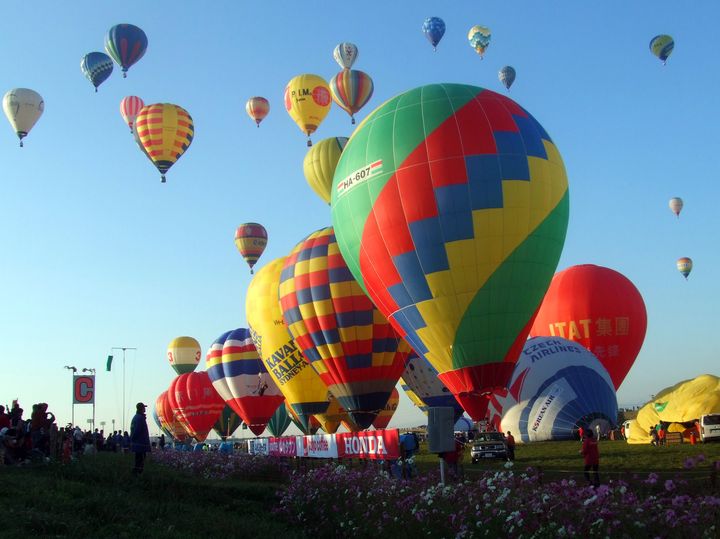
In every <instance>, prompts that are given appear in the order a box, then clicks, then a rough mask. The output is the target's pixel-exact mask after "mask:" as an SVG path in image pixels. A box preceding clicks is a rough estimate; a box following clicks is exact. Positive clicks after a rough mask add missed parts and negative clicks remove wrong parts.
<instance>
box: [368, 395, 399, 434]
mask: <svg viewBox="0 0 720 539" xmlns="http://www.w3.org/2000/svg"><path fill="white" fill-rule="evenodd" d="M399 403H400V394H399V393H398V390H397V388H395V387H394V388H393V390H392V393H390V398H389V399H388V401H387V404H386V405H385V408H383V409H382V410H381V411H380V413H379V414H378V415H377V417H376V418H375V421H373V423H372V425H373V427H375V428H376V429H377V430H380V429H386V428H387V426H388V425H389V424H390V420H391V419H392V417H393V416H394V415H395V411H396V410H397V407H398V404H399Z"/></svg>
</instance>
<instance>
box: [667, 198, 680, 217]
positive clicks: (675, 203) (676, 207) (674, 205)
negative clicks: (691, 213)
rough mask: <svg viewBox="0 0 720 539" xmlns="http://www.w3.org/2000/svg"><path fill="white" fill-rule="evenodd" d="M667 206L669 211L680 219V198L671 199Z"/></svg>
mask: <svg viewBox="0 0 720 539" xmlns="http://www.w3.org/2000/svg"><path fill="white" fill-rule="evenodd" d="M668 205H669V206H670V210H671V211H672V212H673V213H674V214H675V215H677V216H678V217H680V212H681V211H682V209H683V200H682V198H680V197H673V198H671V199H670V202H669V203H668Z"/></svg>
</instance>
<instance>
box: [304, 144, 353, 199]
mask: <svg viewBox="0 0 720 539" xmlns="http://www.w3.org/2000/svg"><path fill="white" fill-rule="evenodd" d="M347 141H348V139H347V137H330V138H326V139H323V140H321V141H320V142H318V143H317V144H315V145H314V146H313V147H312V148H310V149H309V150H308V152H307V154H305V159H304V160H303V172H304V173H305V179H306V180H307V182H308V185H309V186H310V188H311V189H312V190H313V191H315V194H317V196H319V197H320V198H321V199H323V200H324V201H325V202H327V203H328V204H330V189H331V188H332V181H333V174H335V167H336V166H337V163H338V161H339V160H340V154H341V153H342V151H343V148H344V147H345V144H347Z"/></svg>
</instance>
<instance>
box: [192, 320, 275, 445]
mask: <svg viewBox="0 0 720 539" xmlns="http://www.w3.org/2000/svg"><path fill="white" fill-rule="evenodd" d="M223 337H224V342H223V347H222V354H221V355H220V356H219V357H218V355H217V346H216V345H215V346H213V347H211V352H212V353H209V354H208V356H207V358H206V363H207V369H208V375H209V376H210V380H211V381H212V385H213V386H214V387H215V389H216V390H217V392H218V393H219V394H220V395H221V396H222V398H223V399H225V402H227V403H228V404H229V405H230V406H231V407H232V409H233V410H235V411H236V412H237V413H238V415H239V416H240V417H241V418H242V420H243V422H244V423H245V424H246V425H247V426H248V428H250V430H251V431H252V432H254V433H255V434H256V435H257V436H259V435H260V434H262V431H264V430H265V426H266V425H267V422H268V421H269V420H270V418H271V417H272V415H273V413H274V412H275V410H276V409H277V407H278V406H280V404H281V403H282V401H283V400H285V397H283V396H282V394H281V393H280V390H279V389H278V388H277V386H276V385H275V382H274V381H273V380H272V378H271V377H270V375H269V374H268V372H267V369H266V368H265V365H264V364H263V362H262V360H261V359H260V356H259V355H258V352H257V350H256V349H255V345H254V344H253V341H252V338H251V337H250V331H249V330H248V329H245V328H238V329H235V330H233V331H231V332H230V333H224V334H223V335H222V336H221V337H220V339H222V338H223ZM220 339H218V340H216V341H215V343H217V342H218V341H219V340H220Z"/></svg>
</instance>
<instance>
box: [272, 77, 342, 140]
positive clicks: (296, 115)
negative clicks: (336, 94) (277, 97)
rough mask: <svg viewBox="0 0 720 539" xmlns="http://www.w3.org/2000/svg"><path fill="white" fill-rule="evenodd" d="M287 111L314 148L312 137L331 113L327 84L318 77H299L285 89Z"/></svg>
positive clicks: (291, 81)
mask: <svg viewBox="0 0 720 539" xmlns="http://www.w3.org/2000/svg"><path fill="white" fill-rule="evenodd" d="M284 101H285V110H287V113H288V114H289V115H290V117H291V118H292V119H293V121H294V122H295V123H296V124H297V126H298V127H299V128H300V131H302V132H303V133H305V134H306V135H307V136H308V146H312V142H311V140H310V135H312V134H313V133H314V132H315V130H316V129H317V128H318V126H319V125H320V124H321V123H322V121H323V120H324V119H325V116H327V114H328V112H330V105H332V98H331V97H330V88H329V87H328V84H327V82H325V79H323V78H322V77H319V76H318V75H312V74H306V75H298V76H297V77H294V78H293V79H291V80H290V82H288V83H287V86H286V87H285V99H284Z"/></svg>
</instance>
